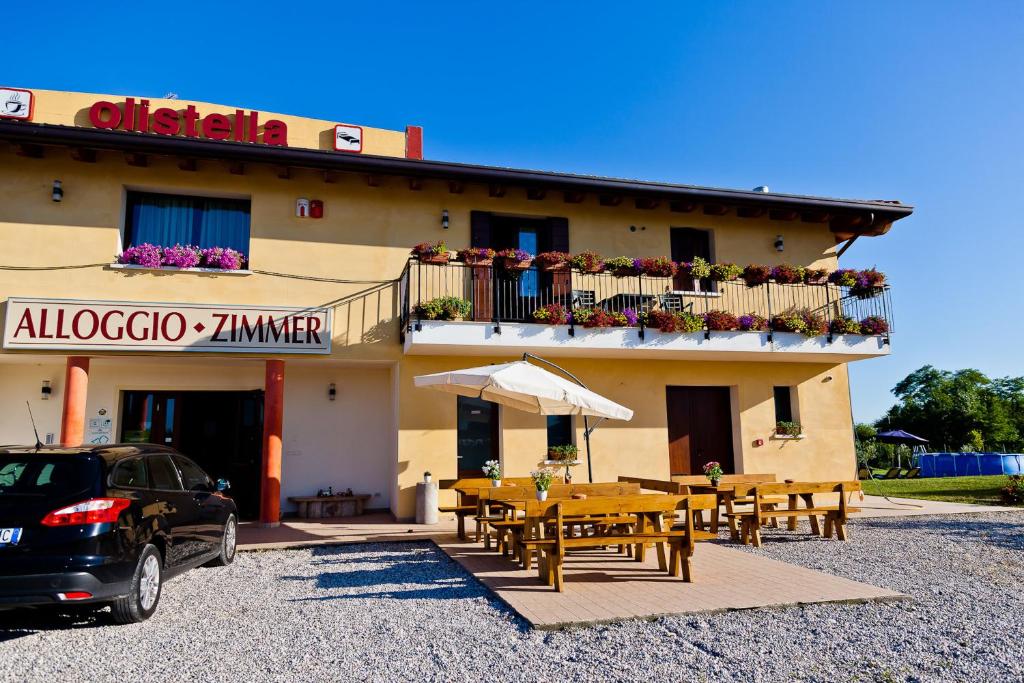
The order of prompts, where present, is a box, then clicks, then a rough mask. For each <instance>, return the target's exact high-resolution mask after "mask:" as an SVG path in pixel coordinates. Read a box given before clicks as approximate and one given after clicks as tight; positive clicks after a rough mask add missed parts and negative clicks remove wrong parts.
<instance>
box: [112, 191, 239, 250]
mask: <svg viewBox="0 0 1024 683" xmlns="http://www.w3.org/2000/svg"><path fill="white" fill-rule="evenodd" d="M145 242H149V243H150V244H156V245H158V246H161V247H171V246H174V245H175V244H194V245H196V246H198V247H200V248H202V249H205V248H207V247H230V248H231V249H235V250H236V251H240V252H242V253H243V254H245V255H246V256H248V255H249V202H248V201H244V200H238V199H213V198H208V197H180V196H175V195H166V194H150V193H142V192H131V193H129V194H128V225H127V226H126V231H125V246H126V247H130V246H133V245H136V244H143V243H145Z"/></svg>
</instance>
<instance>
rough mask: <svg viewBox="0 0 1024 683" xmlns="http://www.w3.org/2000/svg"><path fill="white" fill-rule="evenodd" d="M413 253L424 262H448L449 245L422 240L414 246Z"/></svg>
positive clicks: (442, 242) (441, 241)
mask: <svg viewBox="0 0 1024 683" xmlns="http://www.w3.org/2000/svg"><path fill="white" fill-rule="evenodd" d="M411 253H412V255H413V256H415V257H416V258H418V259H419V260H420V261H423V262H424V263H448V245H447V244H445V242H444V240H440V241H439V242H420V243H419V244H417V245H416V246H415V247H413V248H412V252H411Z"/></svg>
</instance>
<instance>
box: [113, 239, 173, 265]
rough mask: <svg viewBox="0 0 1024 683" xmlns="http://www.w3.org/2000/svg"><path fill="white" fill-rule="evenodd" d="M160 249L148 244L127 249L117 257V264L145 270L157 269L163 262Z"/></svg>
mask: <svg viewBox="0 0 1024 683" xmlns="http://www.w3.org/2000/svg"><path fill="white" fill-rule="evenodd" d="M162 257H163V255H162V254H161V250H160V247H158V246H156V245H155V244H150V243H149V242H146V243H143V244H137V245H135V246H133V247H128V248H127V249H125V250H124V251H122V252H121V254H120V256H118V257H117V262H118V263H128V264H131V265H135V266H143V267H145V268H159V267H160V265H161V264H162V262H163V258H162Z"/></svg>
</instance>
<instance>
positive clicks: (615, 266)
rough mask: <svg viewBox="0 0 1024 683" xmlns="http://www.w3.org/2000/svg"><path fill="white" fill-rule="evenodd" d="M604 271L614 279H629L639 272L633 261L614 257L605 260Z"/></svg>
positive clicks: (623, 257)
mask: <svg viewBox="0 0 1024 683" xmlns="http://www.w3.org/2000/svg"><path fill="white" fill-rule="evenodd" d="M604 269H605V272H608V273H611V274H612V275H614V276H615V277H629V276H630V275H636V274H637V273H638V272H639V271H638V270H637V267H636V263H635V262H634V260H633V259H631V258H629V257H628V256H615V257H613V258H610V259H607V260H605V262H604Z"/></svg>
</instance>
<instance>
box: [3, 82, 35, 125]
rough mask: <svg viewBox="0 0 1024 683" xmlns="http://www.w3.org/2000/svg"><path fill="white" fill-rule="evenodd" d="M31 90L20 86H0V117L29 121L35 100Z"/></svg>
mask: <svg viewBox="0 0 1024 683" xmlns="http://www.w3.org/2000/svg"><path fill="white" fill-rule="evenodd" d="M33 100H34V98H33V97H32V92H31V91H29V90H22V89H21V88H0V119H18V120H20V121H31V120H32V110H33V109H34V105H35V102H34V101H33Z"/></svg>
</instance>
